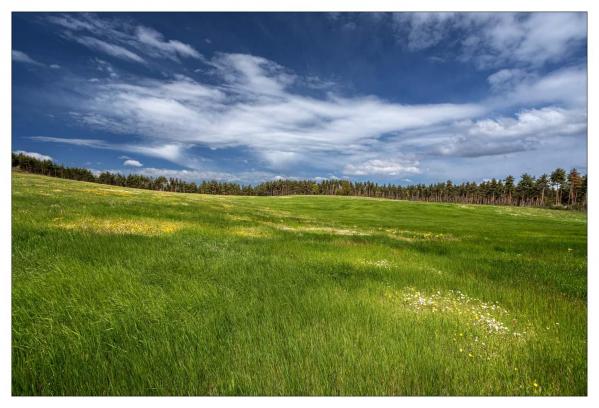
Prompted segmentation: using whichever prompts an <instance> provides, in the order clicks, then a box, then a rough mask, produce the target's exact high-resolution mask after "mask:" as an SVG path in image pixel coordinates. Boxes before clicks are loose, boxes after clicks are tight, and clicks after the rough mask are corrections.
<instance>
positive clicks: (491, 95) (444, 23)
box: [12, 13, 587, 185]
mask: <svg viewBox="0 0 599 408" xmlns="http://www.w3.org/2000/svg"><path fill="white" fill-rule="evenodd" d="M12 23H13V26H12V33H13V35H12V150H13V151H14V152H27V153H28V154H31V155H34V156H36V157H40V158H51V159H53V160H54V161H56V162H58V163H62V164H64V165H67V166H77V167H86V168H89V169H91V170H92V171H95V172H100V171H104V170H109V171H113V172H120V173H123V174H128V173H131V172H132V173H138V174H144V175H147V176H159V175H164V176H166V177H178V178H182V179H184V180H188V181H196V182H197V181H200V180H205V179H216V180H219V181H234V182H238V183H242V184H249V183H251V184H253V183H258V182H262V181H267V180H273V179H279V178H295V179H314V180H323V179H335V178H349V179H351V180H362V181H363V180H371V181H376V182H380V183H395V184H403V185H406V184H413V183H432V182H438V181H445V180H448V179H451V180H453V181H455V182H461V181H477V182H480V181H483V180H485V179H490V178H493V177H495V178H505V177H506V176H507V175H508V174H511V175H514V176H516V177H517V176H520V175H521V174H522V173H525V172H528V173H530V174H533V175H541V174H543V173H549V172H550V171H552V170H553V169H554V168H556V167H563V168H566V169H570V168H572V167H576V168H577V169H579V170H581V171H582V172H583V173H586V170H587V68H586V66H587V15H586V13H98V14H93V13H92V14H90V13H67V14H64V13H13V17H12Z"/></svg>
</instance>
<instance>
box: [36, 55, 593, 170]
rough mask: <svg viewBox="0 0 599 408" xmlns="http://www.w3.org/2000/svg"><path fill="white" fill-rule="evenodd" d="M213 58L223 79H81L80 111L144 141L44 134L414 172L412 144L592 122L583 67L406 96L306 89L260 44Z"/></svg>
mask: <svg viewBox="0 0 599 408" xmlns="http://www.w3.org/2000/svg"><path fill="white" fill-rule="evenodd" d="M208 65H209V66H211V67H212V69H214V72H213V74H214V76H215V77H217V78H220V80H221V82H219V83H216V84H215V83H212V84H208V83H200V82H197V81H195V80H192V79H190V78H188V77H185V76H181V75H178V76H175V77H174V78H172V79H168V80H156V79H151V80H150V79H144V78H139V79H138V80H137V81H135V82H134V83H132V82H131V81H130V82H127V83H124V82H121V81H119V80H118V79H114V78H108V79H107V80H106V81H103V82H100V83H92V84H90V85H88V86H87V87H86V88H82V89H80V90H79V92H80V93H81V94H83V95H86V96H85V98H86V100H85V103H77V105H78V106H82V107H85V108H82V109H80V110H79V111H78V112H75V113H73V117H74V118H75V119H76V120H77V121H78V122H79V123H80V124H81V125H83V126H87V127H91V128H95V129H102V130H107V131H110V132H112V133H123V134H135V135H138V137H139V141H138V143H137V144H135V145H134V144H114V143H107V142H104V141H100V140H92V139H65V138H52V137H37V138H35V139H36V140H38V141H46V142H60V143H71V144H78V145H84V146H88V147H93V148H100V149H113V150H120V151H124V152H135V153H140V154H144V155H148V156H153V157H160V158H163V159H166V160H170V161H172V162H176V163H178V164H182V165H185V166H188V167H192V168H194V167H195V166H197V161H195V162H194V160H193V159H192V158H191V156H188V155H185V151H186V150H187V149H189V148H190V147H193V146H200V147H209V148H212V149H229V148H244V149H248V151H249V152H251V153H253V155H254V158H255V160H258V161H261V162H262V163H263V164H264V165H265V166H266V167H267V168H270V169H272V170H281V169H286V168H289V167H290V166H297V165H299V164H303V165H307V166H312V167H314V166H316V167H319V168H323V164H324V165H325V166H324V167H326V164H328V165H330V166H331V168H329V169H328V170H330V171H339V169H342V171H343V173H344V174H347V175H360V176H362V175H364V176H367V175H369V174H372V175H388V176H405V175H409V174H414V173H418V172H419V171H420V170H419V166H420V161H419V160H418V159H417V158H409V159H402V157H406V156H405V154H409V153H413V154H418V155H421V156H422V155H423V156H431V155H432V156H434V155H442V156H456V157H478V156H485V155H497V154H504V153H507V152H516V151H523V150H530V149H534V148H535V147H536V146H537V145H538V143H540V142H542V139H543V137H553V136H557V135H568V134H571V133H573V132H578V133H584V132H585V130H586V115H585V111H584V109H582V108H581V106H580V105H579V104H577V103H578V101H579V98H580V97H579V95H575V94H576V92H575V91H576V90H577V89H578V88H579V86H584V85H580V84H584V82H583V81H581V78H583V77H584V78H586V71H585V70H582V69H574V68H572V69H567V70H561V71H557V72H553V73H550V74H548V75H546V76H544V77H540V78H536V77H535V78H526V79H525V80H524V79H523V80H522V81H521V82H518V83H516V84H515V85H513V86H511V87H510V88H509V89H508V90H507V91H505V92H504V93H502V94H501V95H496V96H494V97H492V98H490V99H488V100H483V101H480V102H479V103H470V104H421V105H405V104H397V103H391V102H387V101H384V100H381V99H380V98H376V97H374V96H365V97H353V98H346V97H340V96H338V95H335V94H332V93H327V94H325V95H323V96H322V97H321V98H316V97H307V96H305V95H300V94H297V93H295V92H293V91H291V90H290V89H291V85H293V84H294V81H295V80H296V78H297V76H295V75H294V74H293V73H290V72H287V70H285V69H284V68H283V67H281V66H279V65H278V64H276V63H274V62H273V61H268V60H265V59H263V58H260V57H255V56H251V55H244V54H231V55H229V54H219V55H217V56H216V57H215V58H214V59H213V60H211V61H208ZM564 84H571V85H572V87H566V88H564V87H563V85H564ZM531 90H533V91H531ZM573 94H574V96H573ZM531 95H532V96H531ZM525 103H535V104H545V105H546V106H544V107H543V106H542V107H540V108H538V109H532V110H524V111H521V112H519V113H516V115H515V116H514V117H509V116H507V117H505V116H504V117H493V116H492V115H493V114H492V112H493V110H494V109H496V108H497V107H498V106H500V107H502V108H505V107H506V106H520V105H522V104H525ZM556 103H557V105H556ZM560 106H564V108H562V107H560ZM487 115H491V117H488V118H485V116H487ZM333 152H334V156H335V157H334V158H332V157H331V153H333Z"/></svg>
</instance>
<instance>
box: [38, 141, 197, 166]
mask: <svg viewBox="0 0 599 408" xmlns="http://www.w3.org/2000/svg"><path fill="white" fill-rule="evenodd" d="M31 139H32V140H36V141H39V142H50V143H64V144H71V145H75V146H83V147H90V148H94V149H105V150H116V151H121V152H130V153H139V154H143V155H146V156H150V157H157V158H160V159H165V160H169V161H172V162H177V161H179V160H180V159H181V158H182V156H183V151H184V149H185V146H182V145H178V144H160V145H151V144H150V145H147V144H143V145H142V144H121V143H109V142H106V141H104V140H99V139H77V138H62V137H48V136H33V137H31Z"/></svg>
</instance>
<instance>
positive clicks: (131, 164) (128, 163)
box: [123, 159, 143, 167]
mask: <svg viewBox="0 0 599 408" xmlns="http://www.w3.org/2000/svg"><path fill="white" fill-rule="evenodd" d="M123 166H129V167H143V164H141V163H140V162H139V161H137V160H133V159H127V160H125V161H124V162H123Z"/></svg>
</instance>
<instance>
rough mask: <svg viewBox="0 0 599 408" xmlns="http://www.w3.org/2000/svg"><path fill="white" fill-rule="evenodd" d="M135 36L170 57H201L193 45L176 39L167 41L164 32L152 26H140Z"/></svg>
mask: <svg viewBox="0 0 599 408" xmlns="http://www.w3.org/2000/svg"><path fill="white" fill-rule="evenodd" d="M135 36H136V38H137V40H138V41H139V42H140V43H142V44H145V45H146V46H147V47H148V48H149V49H153V50H155V51H156V52H158V53H159V54H163V55H165V56H168V57H169V58H173V59H176V58H177V56H180V57H191V58H200V54H199V53H198V52H197V51H196V50H195V49H194V48H193V47H192V46H190V45H188V44H184V43H182V42H180V41H176V40H168V41H165V40H164V37H163V36H162V34H160V33H159V32H158V31H156V30H154V29H152V28H149V27H143V26H139V27H137V29H136V32H135Z"/></svg>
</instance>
